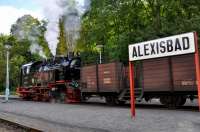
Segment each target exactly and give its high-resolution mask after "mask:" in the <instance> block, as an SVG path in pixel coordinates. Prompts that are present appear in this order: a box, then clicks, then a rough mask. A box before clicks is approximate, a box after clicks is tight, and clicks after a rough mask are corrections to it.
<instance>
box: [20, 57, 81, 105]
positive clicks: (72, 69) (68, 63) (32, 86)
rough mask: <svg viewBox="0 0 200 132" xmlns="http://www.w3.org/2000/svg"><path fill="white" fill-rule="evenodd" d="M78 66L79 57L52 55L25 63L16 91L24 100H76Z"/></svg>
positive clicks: (78, 97) (77, 95) (77, 96)
mask: <svg viewBox="0 0 200 132" xmlns="http://www.w3.org/2000/svg"><path fill="white" fill-rule="evenodd" d="M80 66H81V59H80V57H74V58H68V57H54V58H52V59H49V60H43V61H37V62H30V63H28V64H25V65H23V66H22V67H21V75H20V87H18V88H17V92H18V93H19V95H20V96H21V97H22V98H23V99H26V100H35V101H52V100H54V101H58V100H59V101H62V102H63V101H64V102H78V101H80V90H79V89H78V80H79V79H80ZM67 95H68V96H67Z"/></svg>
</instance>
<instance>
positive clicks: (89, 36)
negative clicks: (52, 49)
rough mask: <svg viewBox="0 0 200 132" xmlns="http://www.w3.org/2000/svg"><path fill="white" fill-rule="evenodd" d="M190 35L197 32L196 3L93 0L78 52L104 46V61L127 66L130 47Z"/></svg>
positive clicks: (199, 12)
mask: <svg viewBox="0 0 200 132" xmlns="http://www.w3.org/2000/svg"><path fill="white" fill-rule="evenodd" d="M191 31H197V32H200V1H199V0H190V1H188V0H176V1H175V0H92V1H91V9H90V10H89V11H88V12H87V13H86V14H85V15H84V16H83V19H82V30H81V37H80V40H79V41H78V47H77V48H78V49H79V51H81V52H83V53H82V54H85V53H86V54H87V53H88V52H91V53H93V52H97V50H96V48H95V47H96V45H98V44H103V45H104V57H105V59H106V60H107V61H111V60H118V61H123V62H127V61H128V45H129V44H132V43H137V42H141V41H146V40H150V39H156V38H160V37H165V36H170V35H174V34H180V33H184V32H191ZM84 60H86V61H88V58H84ZM90 61H91V60H90ZM93 61H95V60H93Z"/></svg>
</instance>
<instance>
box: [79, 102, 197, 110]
mask: <svg viewBox="0 0 200 132" xmlns="http://www.w3.org/2000/svg"><path fill="white" fill-rule="evenodd" d="M81 104H82V105H94V106H103V107H116V108H130V104H123V105H114V106H109V105H107V104H106V103H105V102H104V101H99V102H98V101H89V102H83V103H81ZM135 105H136V108H138V109H155V110H156V109H158V110H177V111H194V112H199V107H198V105H196V104H195V105H194V104H193V105H191V103H187V104H186V105H184V106H180V107H177V108H168V107H166V106H164V105H162V104H160V103H158V102H154V101H153V102H151V103H149V102H145V103H144V102H142V103H141V102H139V103H138V102H137V103H136V104H135Z"/></svg>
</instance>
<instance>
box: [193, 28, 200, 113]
mask: <svg viewBox="0 0 200 132" xmlns="http://www.w3.org/2000/svg"><path fill="white" fill-rule="evenodd" d="M194 36H195V37H194V38H195V49H196V52H195V65H196V79H197V90H198V102H199V111H200V69H199V68H200V67H199V50H198V40H197V37H198V36H197V33H196V32H194Z"/></svg>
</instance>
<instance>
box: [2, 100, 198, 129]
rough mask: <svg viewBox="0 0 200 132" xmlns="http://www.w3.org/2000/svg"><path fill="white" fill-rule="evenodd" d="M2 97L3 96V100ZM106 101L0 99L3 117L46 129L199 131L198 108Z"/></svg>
mask: <svg viewBox="0 0 200 132" xmlns="http://www.w3.org/2000/svg"><path fill="white" fill-rule="evenodd" d="M2 101H3V100H0V102H2ZM130 117H131V116H130V107H129V106H107V105H105V104H104V103H82V104H56V103H54V104H52V103H43V102H32V101H20V100H10V101H9V102H8V103H0V118H4V119H7V120H10V121H13V122H17V123H19V124H23V125H26V126H30V127H33V128H36V129H39V130H41V131H47V132H55V131H56V132H68V131H69V132H183V131H184V132H199V130H200V123H199V122H200V113H199V112H198V110H192V109H190V110H168V109H160V108H158V107H156V108H136V118H134V119H131V118H130Z"/></svg>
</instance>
